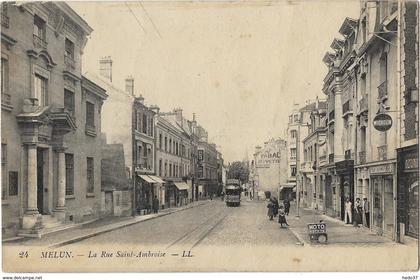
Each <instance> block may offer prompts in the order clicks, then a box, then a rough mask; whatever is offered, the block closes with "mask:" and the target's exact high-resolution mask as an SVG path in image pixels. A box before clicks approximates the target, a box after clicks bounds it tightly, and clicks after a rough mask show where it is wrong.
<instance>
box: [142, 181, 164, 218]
mask: <svg viewBox="0 0 420 280" xmlns="http://www.w3.org/2000/svg"><path fill="white" fill-rule="evenodd" d="M138 177H140V180H137V183H136V208H137V213H138V214H141V215H145V214H148V213H151V212H152V205H153V198H154V197H155V196H156V197H157V198H158V199H159V201H164V197H163V198H162V191H161V190H162V185H163V184H164V181H163V180H162V179H161V178H159V177H157V176H153V175H138ZM160 204H162V203H160Z"/></svg>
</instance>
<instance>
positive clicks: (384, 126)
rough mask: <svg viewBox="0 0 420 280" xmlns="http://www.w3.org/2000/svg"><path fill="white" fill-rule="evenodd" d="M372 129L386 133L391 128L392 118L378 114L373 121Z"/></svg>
mask: <svg viewBox="0 0 420 280" xmlns="http://www.w3.org/2000/svg"><path fill="white" fill-rule="evenodd" d="M373 127H374V128H375V129H376V130H378V131H387V130H388V129H390V128H391V127H392V118H391V116H390V115H388V114H383V113H382V114H378V115H376V116H375V118H374V119H373Z"/></svg>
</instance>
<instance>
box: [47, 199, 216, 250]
mask: <svg viewBox="0 0 420 280" xmlns="http://www.w3.org/2000/svg"><path fill="white" fill-rule="evenodd" d="M208 203H209V201H206V202H204V203H200V204H198V205H194V206H190V207H185V208H181V209H175V210H174V211H170V212H167V213H161V214H158V215H156V216H153V217H149V218H147V219H144V220H137V221H130V222H128V223H125V224H121V225H117V226H115V227H111V228H108V229H105V230H102V231H98V232H93V233H89V234H85V235H81V236H77V237H74V238H71V239H68V240H65V241H60V242H57V243H54V244H51V245H49V246H48V248H57V247H62V246H65V245H69V244H73V243H76V242H79V241H81V240H84V239H88V238H91V237H94V236H97V235H100V234H103V233H107V232H110V231H113V230H116V229H121V228H124V227H128V226H132V225H134V224H137V223H141V222H145V221H149V220H153V219H156V218H159V217H164V216H167V215H170V214H173V213H177V212H180V211H184V210H187V209H191V208H194V207H198V206H202V205H205V204H208Z"/></svg>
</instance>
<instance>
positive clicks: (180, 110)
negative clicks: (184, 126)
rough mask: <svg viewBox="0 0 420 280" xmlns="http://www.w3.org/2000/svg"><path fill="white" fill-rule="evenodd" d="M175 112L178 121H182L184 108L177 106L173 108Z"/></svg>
mask: <svg viewBox="0 0 420 280" xmlns="http://www.w3.org/2000/svg"><path fill="white" fill-rule="evenodd" d="M173 112H174V113H175V116H176V121H177V122H178V123H182V109H181V108H175V109H174V110H173Z"/></svg>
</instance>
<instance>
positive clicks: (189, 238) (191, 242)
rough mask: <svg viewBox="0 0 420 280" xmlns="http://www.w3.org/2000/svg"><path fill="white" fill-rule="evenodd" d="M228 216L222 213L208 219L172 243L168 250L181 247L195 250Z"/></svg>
mask: <svg viewBox="0 0 420 280" xmlns="http://www.w3.org/2000/svg"><path fill="white" fill-rule="evenodd" d="M227 215H228V213H226V212H225V211H220V212H218V213H217V214H215V215H213V216H211V217H210V218H208V219H206V220H205V221H204V222H203V223H201V224H199V225H198V226H196V227H195V228H193V229H192V230H191V231H189V232H187V233H185V234H183V235H182V236H181V237H179V238H178V239H176V240H175V241H174V242H172V243H171V244H170V245H169V246H168V247H166V249H169V248H174V247H181V248H183V249H189V250H191V249H193V248H194V247H196V246H197V245H198V244H200V242H201V241H202V240H203V239H204V238H206V236H208V235H209V234H210V233H211V232H212V231H213V230H214V229H215V228H216V227H217V226H218V225H219V224H220V223H221V222H222V221H223V220H224V219H225V218H226V216H227Z"/></svg>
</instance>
